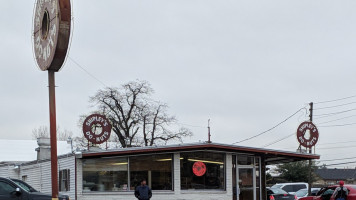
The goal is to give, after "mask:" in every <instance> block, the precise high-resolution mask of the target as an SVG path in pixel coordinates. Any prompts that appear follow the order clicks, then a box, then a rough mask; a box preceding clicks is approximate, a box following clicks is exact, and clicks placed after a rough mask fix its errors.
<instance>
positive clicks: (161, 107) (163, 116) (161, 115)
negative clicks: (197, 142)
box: [90, 81, 192, 147]
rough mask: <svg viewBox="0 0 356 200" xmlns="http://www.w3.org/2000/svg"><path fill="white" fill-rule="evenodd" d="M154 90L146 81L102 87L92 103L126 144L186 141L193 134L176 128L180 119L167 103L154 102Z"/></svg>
mask: <svg viewBox="0 0 356 200" xmlns="http://www.w3.org/2000/svg"><path fill="white" fill-rule="evenodd" d="M152 93H153V89H152V88H151V87H150V85H149V83H148V82H146V81H135V82H129V83H126V84H124V85H122V86H121V87H120V88H112V87H108V88H105V89H103V90H99V91H98V92H97V93H96V95H95V96H92V97H90V102H91V103H92V104H93V105H94V106H96V107H97V109H98V111H97V112H96V113H101V114H104V115H105V116H106V117H107V118H108V119H109V120H110V122H111V124H112V127H113V129H112V130H113V132H114V133H115V134H116V135H117V139H118V141H119V142H120V144H121V146H122V147H130V146H142V145H144V146H152V145H154V144H157V143H159V142H161V141H163V142H165V143H166V142H167V141H169V140H173V139H178V140H180V141H181V140H182V138H183V137H186V136H190V135H192V133H191V132H190V131H189V130H188V129H185V128H181V129H180V130H179V131H172V130H171V129H170V127H169V125H171V124H173V123H175V122H176V119H175V118H174V117H172V116H169V115H168V114H167V105H166V104H162V103H159V102H157V101H153V100H152V99H151V98H150V97H151V95H152Z"/></svg>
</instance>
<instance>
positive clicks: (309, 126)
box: [297, 122, 319, 148]
mask: <svg viewBox="0 0 356 200" xmlns="http://www.w3.org/2000/svg"><path fill="white" fill-rule="evenodd" d="M308 130H309V134H310V135H309V137H308V138H307V137H305V133H306V132H307V131H308ZM318 139H319V132H318V129H317V128H316V126H315V125H314V124H313V123H312V122H303V123H301V124H300V125H299V127H298V130H297V140H298V142H299V144H300V145H302V146H304V147H306V148H311V147H313V146H315V144H316V143H317V142H318Z"/></svg>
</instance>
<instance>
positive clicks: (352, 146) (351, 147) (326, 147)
mask: <svg viewBox="0 0 356 200" xmlns="http://www.w3.org/2000/svg"><path fill="white" fill-rule="evenodd" d="M355 147H356V146H342V147H321V148H318V150H323V149H343V148H355Z"/></svg>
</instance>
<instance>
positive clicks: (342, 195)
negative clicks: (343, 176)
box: [333, 181, 349, 200]
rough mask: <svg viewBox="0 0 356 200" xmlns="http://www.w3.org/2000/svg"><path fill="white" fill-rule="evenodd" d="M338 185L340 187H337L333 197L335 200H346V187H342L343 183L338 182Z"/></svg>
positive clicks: (347, 192)
mask: <svg viewBox="0 0 356 200" xmlns="http://www.w3.org/2000/svg"><path fill="white" fill-rule="evenodd" d="M339 185H340V187H337V188H336V189H335V192H334V194H333V197H334V198H335V199H336V200H347V195H348V194H349V191H348V190H347V188H346V187H344V181H339Z"/></svg>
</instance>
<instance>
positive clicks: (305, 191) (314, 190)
mask: <svg viewBox="0 0 356 200" xmlns="http://www.w3.org/2000/svg"><path fill="white" fill-rule="evenodd" d="M319 191H320V188H312V189H311V196H316V194H318V192H319ZM295 195H297V197H298V199H300V198H302V197H307V196H308V189H301V190H298V191H297V192H296V193H295Z"/></svg>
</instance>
